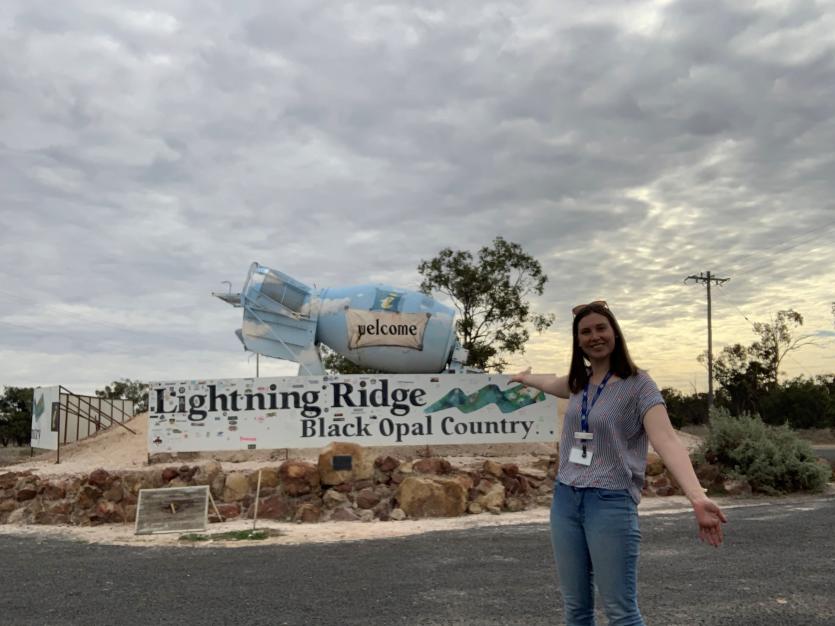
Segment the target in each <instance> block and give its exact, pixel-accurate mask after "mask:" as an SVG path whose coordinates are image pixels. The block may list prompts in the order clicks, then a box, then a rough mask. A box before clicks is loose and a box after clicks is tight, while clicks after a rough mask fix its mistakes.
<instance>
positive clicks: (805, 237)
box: [730, 222, 835, 273]
mask: <svg viewBox="0 0 835 626" xmlns="http://www.w3.org/2000/svg"><path fill="white" fill-rule="evenodd" d="M832 226H835V222H830V223H829V224H824V225H823V226H818V227H816V228H814V229H812V230H810V231H804V232H802V233H799V234H797V235H795V236H794V237H791V238H789V239H787V240H785V241H782V242H780V243H778V244H776V245H775V246H774V247H772V248H769V249H768V252H769V253H770V254H774V253H777V254H784V253H786V252H788V251H789V250H794V249H795V248H798V247H800V246H802V245H805V244H807V243H811V242H813V241H815V240H816V239H819V238H820V237H823V236H824V235H827V234H829V231H830V230H831V227H832ZM809 235H811V236H809ZM787 244H793V245H787ZM761 252H762V251H761V250H757V251H755V252H751V253H750V254H747V255H745V256H743V257H742V258H741V259H738V260H737V261H736V262H734V263H732V264H731V265H730V267H731V268H732V269H733V270H734V272H737V273H745V272H750V271H752V270H755V269H767V267H764V266H763V263H762V262H761V261H756V262H754V263H748V264H742V265H739V263H740V261H745V260H746V259H750V258H751V257H753V256H755V255H757V254H760V253H761Z"/></svg>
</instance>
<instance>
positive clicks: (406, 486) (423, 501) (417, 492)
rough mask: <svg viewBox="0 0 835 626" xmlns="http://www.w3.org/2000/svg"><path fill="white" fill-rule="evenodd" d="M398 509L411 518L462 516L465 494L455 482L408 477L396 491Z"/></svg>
mask: <svg viewBox="0 0 835 626" xmlns="http://www.w3.org/2000/svg"><path fill="white" fill-rule="evenodd" d="M397 501H398V502H399V503H400V508H401V509H403V511H404V512H405V513H406V514H407V515H408V516H409V517H412V518H422V517H455V516H457V515H463V514H464V511H465V510H466V506H467V492H466V490H465V489H464V488H463V487H462V486H461V484H460V483H458V482H457V481H455V480H450V479H448V478H424V477H418V476H409V477H408V478H406V479H405V480H404V481H403V482H402V483H401V484H400V487H399V488H398V490H397Z"/></svg>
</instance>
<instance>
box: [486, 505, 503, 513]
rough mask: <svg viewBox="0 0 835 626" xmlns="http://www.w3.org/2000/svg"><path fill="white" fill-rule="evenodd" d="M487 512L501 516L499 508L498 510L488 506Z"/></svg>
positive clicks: (495, 507)
mask: <svg viewBox="0 0 835 626" xmlns="http://www.w3.org/2000/svg"><path fill="white" fill-rule="evenodd" d="M487 511H488V512H489V513H492V514H493V515H501V513H502V510H501V508H499V507H497V506H488V507H487Z"/></svg>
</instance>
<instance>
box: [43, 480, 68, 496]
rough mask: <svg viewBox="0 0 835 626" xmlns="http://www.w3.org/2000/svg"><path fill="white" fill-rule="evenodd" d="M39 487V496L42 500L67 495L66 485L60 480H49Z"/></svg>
mask: <svg viewBox="0 0 835 626" xmlns="http://www.w3.org/2000/svg"><path fill="white" fill-rule="evenodd" d="M41 489H42V491H41V497H42V498H43V499H44V500H63V499H64V498H65V497H66V495H67V489H66V485H65V483H64V482H63V481H61V480H51V481H49V482H48V483H46V484H44V485H43V486H42V488H41Z"/></svg>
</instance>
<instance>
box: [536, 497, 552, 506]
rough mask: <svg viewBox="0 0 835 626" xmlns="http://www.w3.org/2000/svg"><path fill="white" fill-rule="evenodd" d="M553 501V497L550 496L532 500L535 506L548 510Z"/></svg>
mask: <svg viewBox="0 0 835 626" xmlns="http://www.w3.org/2000/svg"><path fill="white" fill-rule="evenodd" d="M553 501H554V497H553V496H550V495H548V496H537V497H536V499H535V500H534V502H536V504H537V506H543V507H545V508H548V509H550V508H551V504H552V503H553Z"/></svg>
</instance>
